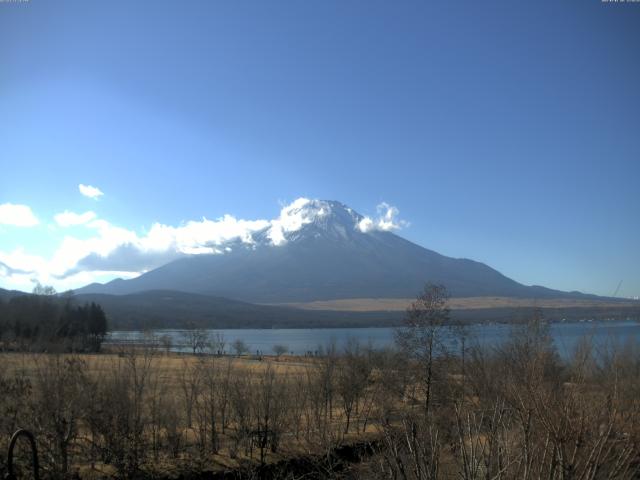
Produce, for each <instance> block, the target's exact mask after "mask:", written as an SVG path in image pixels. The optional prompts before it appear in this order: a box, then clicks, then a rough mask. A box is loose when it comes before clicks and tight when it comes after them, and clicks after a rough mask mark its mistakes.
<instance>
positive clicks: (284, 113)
mask: <svg viewBox="0 0 640 480" xmlns="http://www.w3.org/2000/svg"><path fill="white" fill-rule="evenodd" d="M0 167H1V172H0V205H3V204H11V205H13V206H15V205H23V206H26V207H28V208H29V209H30V210H31V212H32V213H33V215H34V216H35V217H36V218H37V221H38V224H37V225H35V226H30V227H29V226H16V225H14V224H12V220H11V218H13V217H11V212H10V211H9V210H5V217H7V218H8V220H7V219H6V218H5V221H4V224H0V262H3V263H4V265H5V266H4V267H1V266H0V287H2V286H4V287H15V288H23V285H24V282H25V281H26V280H25V279H26V278H27V276H29V275H31V278H33V274H26V273H25V274H24V275H26V276H23V278H22V279H21V280H20V282H22V283H20V282H18V281H14V280H16V278H18V277H16V275H18V274H19V273H20V272H17V271H18V270H21V271H25V272H27V271H32V270H33V271H36V272H37V271H41V270H42V269H45V270H48V271H54V270H55V271H58V272H59V271H60V268H58V270H56V269H55V268H53V267H52V266H51V265H52V262H53V263H55V262H56V261H58V262H63V260H64V259H62V260H61V257H60V256H61V255H62V254H59V251H60V249H61V248H62V247H61V245H63V243H64V242H65V241H66V242H67V243H66V244H65V245H66V246H65V248H66V249H67V251H69V250H73V248H75V247H74V245H75V244H74V243H73V242H74V241H81V242H85V243H82V244H81V246H82V248H88V249H89V250H91V249H93V250H92V251H99V250H100V249H103V253H104V254H105V255H107V254H108V251H107V250H108V248H109V247H108V245H106V244H107V243H108V241H107V240H105V237H108V238H109V239H110V240H109V241H113V242H115V243H118V241H119V242H120V244H122V243H123V242H124V241H125V240H122V239H123V238H126V235H127V233H126V232H125V230H126V231H128V232H135V235H137V236H139V237H143V236H144V235H145V234H146V233H147V232H148V231H149V229H151V228H152V225H153V224H154V223H160V224H163V225H167V226H174V227H177V226H180V225H184V223H185V222H188V221H189V220H201V219H202V217H206V218H208V219H216V218H218V217H221V216H222V215H224V214H231V215H234V216H235V217H236V218H238V219H272V218H275V217H276V216H277V215H278V213H279V210H280V205H281V204H282V202H287V203H288V202H290V201H292V200H294V199H295V198H297V197H300V196H306V197H310V198H323V199H335V200H340V201H342V202H344V203H346V204H348V205H350V206H351V207H353V208H354V209H356V210H357V211H359V212H361V213H363V214H369V215H374V214H375V207H376V205H377V204H379V203H380V202H383V201H384V202H388V203H389V204H391V205H394V206H395V207H397V208H398V210H399V211H400V215H399V216H400V218H402V219H404V220H405V221H408V222H409V223H410V226H408V227H405V228H404V229H402V230H401V231H399V232H398V233H399V234H400V235H403V236H405V237H406V238H409V239H410V240H412V241H415V242H416V243H419V244H421V245H423V246H425V247H427V248H430V249H433V250H436V251H438V252H440V253H443V254H446V255H450V256H455V257H467V258H473V259H476V260H479V261H482V262H485V263H487V264H489V265H491V266H493V267H494V268H497V269H498V270H500V271H501V272H503V273H504V274H506V275H508V276H510V277H512V278H514V279H516V280H518V281H520V282H523V283H526V284H542V285H545V286H549V287H553V288H559V289H565V290H574V289H577V290H582V291H586V292H592V293H598V294H604V295H611V294H612V293H613V291H614V290H615V288H616V286H617V285H618V282H619V281H620V280H623V285H622V287H621V289H620V294H621V295H624V296H635V295H640V3H631V2H629V3H615V4H614V3H602V2H601V1H600V0H563V1H558V0H538V1H532V2H514V1H500V2H496V1H491V0H488V1H483V2H478V1H477V0H469V1H458V2H431V1H404V2H389V1H371V0H367V1H349V0H347V1H344V0H337V1H328V0H322V1H273V2H272V1H268V2H267V1H262V0H260V1H240V2H239V1H230V0H229V1H195V0H194V1H183V2H182V1H181V2H176V1H174V2H169V1H167V2H157V1H130V0H128V1H118V0H110V1H90V2H89V1H86V0H82V1H49V0H46V1H45V0H30V1H28V2H24V3H6V2H5V3H0ZM79 184H86V185H91V186H95V187H97V188H99V189H100V190H101V191H102V192H104V195H103V196H101V197H99V198H98V199H97V200H96V199H92V198H88V197H85V196H83V195H81V194H80V193H79V191H78V185H79ZM64 211H69V212H74V213H78V214H82V213H84V212H88V211H90V212H93V213H94V214H95V217H92V218H98V219H102V220H106V221H107V222H109V227H105V226H104V225H103V227H104V228H103V230H100V225H99V224H96V225H93V226H92V227H87V226H86V225H87V224H86V222H85V223H84V224H83V225H76V226H71V227H66V228H63V227H62V226H61V225H60V223H61V222H58V223H56V222H55V221H54V217H55V215H56V214H59V213H61V212H64ZM7 212H9V213H7ZM14 216H15V215H14ZM10 217H11V218H10ZM86 218H89V216H87V217H86ZM94 221H95V220H94ZM79 222H80V221H79V220H78V221H77V222H75V223H79ZM13 223H16V222H15V221H13ZM18 223H20V222H18ZM22 223H29V222H22ZM31 223H35V221H34V222H31ZM115 226H117V227H121V230H117V229H116V228H115ZM96 232H99V233H96ZM118 235H120V236H118ZM96 236H97V237H96ZM114 236H115V237H117V238H118V239H119V240H113V238H114ZM94 237H95V238H94ZM65 239H66V240H65ZM92 239H93V240H92ZM92 241H93V243H91V242H92ZM101 241H103V244H101V243H100V242H101ZM87 242H89V243H87ZM113 242H112V243H111V244H113ZM89 244H90V245H89ZM78 245H80V244H78ZM87 245H89V246H87ZM78 248H80V247H78ZM87 251H88V250H87ZM57 252H58V257H56V254H57ZM67 260H68V259H67ZM67 260H64V261H67ZM12 262H13V263H12ZM63 263H64V262H63ZM123 269H124V267H123ZM96 275H97V274H96ZM105 275H106V276H105ZM105 275H103V276H102V277H99V278H106V277H109V276H110V275H113V274H105ZM11 277H16V278H11ZM96 278H98V277H96ZM86 279H89V276H84V277H78V278H76V279H75V280H73V281H74V282H75V284H74V285H76V286H77V285H78V284H80V283H82V282H83V281H84V280H86ZM43 280H44V281H48V282H49V283H54V284H56V282H55V281H54V280H55V278H54V277H52V276H46V275H45V276H44V278H43ZM72 283H73V282H72ZM60 286H61V287H62V286H63V285H62V284H60ZM24 288H26V287H24Z"/></svg>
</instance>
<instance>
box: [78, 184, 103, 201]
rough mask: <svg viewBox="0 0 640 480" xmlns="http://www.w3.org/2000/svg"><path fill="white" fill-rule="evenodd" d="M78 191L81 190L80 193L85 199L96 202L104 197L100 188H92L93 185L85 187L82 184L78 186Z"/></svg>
mask: <svg viewBox="0 0 640 480" xmlns="http://www.w3.org/2000/svg"><path fill="white" fill-rule="evenodd" d="M78 190H80V193H81V194H82V195H84V196H85V197H89V198H93V199H94V200H97V199H98V198H99V197H101V196H102V195H104V193H102V191H101V190H100V189H99V188H98V187H92V186H91V185H84V184H82V183H81V184H80V185H78Z"/></svg>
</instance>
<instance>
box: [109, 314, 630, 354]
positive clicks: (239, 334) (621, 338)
mask: <svg viewBox="0 0 640 480" xmlns="http://www.w3.org/2000/svg"><path fill="white" fill-rule="evenodd" d="M512 328H513V327H512V326H511V325H505V324H489V325H486V324H485V325H471V326H469V327H467V336H468V340H467V342H468V344H472V343H479V344H481V345H496V346H497V345H500V344H501V343H502V342H504V341H506V340H508V339H509V336H510V332H511V330H512ZM207 332H208V333H209V335H210V337H211V338H213V337H214V336H215V335H216V334H222V335H223V336H224V340H225V342H226V347H225V351H226V352H227V353H231V352H232V348H231V343H232V342H234V341H235V340H237V339H240V340H243V341H244V342H245V343H246V344H247V345H248V346H249V352H250V353H256V352H257V351H260V352H261V353H263V354H265V355H270V354H272V352H273V347H274V346H275V345H284V346H286V347H287V350H288V351H289V352H292V353H293V354H296V355H304V354H305V353H308V352H311V353H314V352H316V351H318V350H320V349H321V348H326V346H328V345H329V344H330V343H331V342H335V343H336V345H337V347H338V349H341V348H343V347H344V346H345V344H346V343H347V341H348V340H349V339H357V340H358V341H359V342H360V343H361V344H364V345H371V346H373V347H374V348H385V347H390V346H393V343H394V329H393V328H313V329H303V328H298V329H220V330H207ZM550 332H551V336H552V338H553V340H554V343H555V345H556V348H557V349H558V352H559V353H560V355H561V356H563V357H566V356H569V355H571V354H572V352H573V351H574V350H575V348H576V346H577V344H578V342H579V341H580V340H581V339H582V338H585V337H589V338H591V339H592V340H593V343H594V345H595V346H596V347H597V348H606V347H611V346H616V345H618V346H622V345H624V344H625V343H626V342H628V341H634V342H636V343H639V344H640V323H638V322H635V321H632V320H626V321H624V320H622V321H613V320H612V321H593V322H588V321H585V322H567V323H552V324H551V325H550ZM149 333H151V334H152V336H155V337H159V336H162V335H168V336H169V337H170V338H171V343H172V350H174V351H189V348H188V346H187V345H186V342H185V335H184V333H185V332H184V330H154V331H152V332H147V333H145V332H140V331H114V332H111V333H110V334H109V336H108V337H107V339H106V341H105V343H107V344H130V343H133V344H146V343H150V342H153V340H152V336H150V335H149Z"/></svg>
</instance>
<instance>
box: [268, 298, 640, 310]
mask: <svg viewBox="0 0 640 480" xmlns="http://www.w3.org/2000/svg"><path fill="white" fill-rule="evenodd" d="M413 301H415V299H412V298H345V299H341V300H319V301H315V302H302V303H282V304H279V305H283V306H289V307H294V308H300V309H303V310H333V311H347V312H377V311H387V312H394V311H395V312H397V311H404V310H406V309H407V307H408V306H409V305H410V304H411V303H412V302H413ZM448 305H449V308H451V309H454V310H471V309H474V310H475V309H485V308H531V307H539V308H606V307H627V306H628V307H633V306H636V307H637V306H638V305H640V304H639V303H638V302H637V301H635V302H634V301H631V300H629V301H623V300H620V301H610V300H595V299H571V298H569V299H567V298H564V299H550V300H540V299H535V298H511V297H463V298H451V299H450V300H449V303H448Z"/></svg>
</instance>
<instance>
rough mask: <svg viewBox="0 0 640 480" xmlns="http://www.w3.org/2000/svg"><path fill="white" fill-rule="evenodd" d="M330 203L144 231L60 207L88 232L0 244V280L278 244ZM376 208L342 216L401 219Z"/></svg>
mask: <svg viewBox="0 0 640 480" xmlns="http://www.w3.org/2000/svg"><path fill="white" fill-rule="evenodd" d="M336 207H337V205H335V204H333V203H331V202H325V201H320V200H310V199H308V198H299V199H297V200H295V201H293V202H292V203H291V204H289V205H286V206H283V207H282V209H281V211H280V214H279V215H278V217H277V218H275V219H273V220H243V219H238V218H236V217H234V216H232V215H224V216H222V217H220V218H218V219H215V220H209V219H207V218H202V220H192V221H188V222H185V223H183V224H181V225H178V226H171V225H165V224H161V223H154V224H153V225H151V227H150V228H149V229H148V230H146V231H144V232H135V231H132V230H129V229H126V228H122V227H118V226H116V225H113V224H112V223H110V222H108V221H107V220H104V219H100V218H97V217H96V214H95V213H94V212H92V211H87V212H84V213H82V214H78V213H74V212H69V211H64V212H63V213H59V214H57V215H56V216H55V217H54V218H55V221H56V223H57V224H58V225H60V226H62V227H67V226H72V225H75V226H78V225H81V226H82V227H83V228H85V229H86V231H87V232H89V233H90V235H89V236H88V238H77V237H75V236H73V235H70V234H67V235H65V236H64V237H63V238H62V240H61V242H60V244H59V245H58V248H57V249H56V251H55V253H54V254H53V255H52V256H51V257H50V258H44V257H41V256H36V255H29V254H27V253H26V252H25V251H24V250H23V249H16V250H14V251H12V252H7V253H5V252H2V251H0V285H5V286H8V285H10V286H11V287H12V288H19V289H30V288H31V283H32V282H33V281H34V280H38V281H40V283H42V284H43V285H53V286H54V287H55V288H56V289H58V290H60V291H62V290H65V289H68V288H77V287H79V286H82V285H85V284H87V283H91V282H93V281H98V280H100V281H105V280H109V279H111V278H115V276H116V275H117V276H119V277H128V278H130V277H135V276H137V275H140V274H141V273H143V272H145V271H148V270H151V269H154V268H157V267H159V266H161V265H164V264H166V263H168V262H170V261H172V260H175V259H177V258H180V257H182V256H186V255H201V254H224V253H226V252H229V251H232V250H233V249H236V248H239V247H240V246H242V245H244V246H245V247H249V248H255V245H256V243H257V242H258V241H259V239H261V240H262V241H265V240H266V241H267V243H270V244H271V245H274V246H280V245H283V244H285V243H286V242H287V238H291V237H290V235H289V234H290V233H292V232H296V231H298V230H300V229H301V228H302V227H303V226H304V225H307V224H309V223H312V222H315V221H322V220H323V218H324V217H325V216H327V215H328V214H330V213H331V212H332V209H334V208H336ZM338 208H339V207H338ZM377 212H378V215H377V217H376V218H370V217H360V216H359V215H357V214H356V213H355V212H353V211H352V210H350V209H347V215H348V216H346V217H345V216H343V217H341V219H342V220H346V221H352V222H353V228H354V229H356V230H359V231H361V232H364V233H367V232H372V231H390V230H395V229H398V228H401V227H403V226H406V225H407V223H406V222H404V221H402V220H398V218H397V217H398V209H397V208H395V207H393V206H391V205H389V204H387V203H381V204H380V205H378V207H377ZM74 232H75V231H74Z"/></svg>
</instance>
